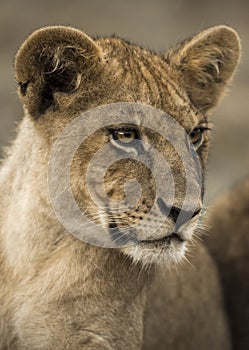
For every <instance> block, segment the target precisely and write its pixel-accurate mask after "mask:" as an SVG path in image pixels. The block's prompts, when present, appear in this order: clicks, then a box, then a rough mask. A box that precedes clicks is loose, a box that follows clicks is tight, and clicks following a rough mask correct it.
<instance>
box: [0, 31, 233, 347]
mask: <svg viewBox="0 0 249 350" xmlns="http://www.w3.org/2000/svg"><path fill="white" fill-rule="evenodd" d="M238 58H239V39H238V36H237V34H236V33H235V32H234V31H233V30H232V29H230V28H228V27H225V26H218V27H214V28H211V29H208V30H207V31H204V32H203V33H202V34H200V35H198V36H196V37H194V38H193V39H191V40H189V41H187V42H186V43H185V44H184V43H183V44H181V45H180V46H179V47H178V48H177V49H173V50H170V51H169V52H168V53H166V54H161V55H159V54H155V53H152V52H150V51H148V50H145V49H142V48H140V47H138V46H136V45H133V44H130V43H128V42H125V41H123V40H122V39H119V38H103V39H98V40H96V41H94V40H93V39H91V38H89V37H88V36H87V35H85V34H84V33H83V32H81V31H79V30H76V29H72V28H66V27H60V26H59V27H48V28H44V29H41V30H39V31H37V32H35V33H34V34H32V35H31V36H30V37H29V38H28V39H27V41H26V42H24V44H23V45H22V46H21V48H20V50H19V52H18V53H17V56H16V63H15V69H16V79H17V81H18V83H19V85H20V97H21V99H22V101H23V104H24V109H25V117H24V119H23V121H22V122H21V124H20V126H19V132H18V136H17V138H16V140H15V142H14V144H13V145H12V147H11V148H10V150H9V155H8V156H7V157H6V159H5V161H4V163H3V166H2V169H1V173H0V185H1V203H2V206H1V210H0V223H1V226H0V232H1V235H0V257H1V260H0V269H1V271H0V273H1V276H2V277H1V278H2V283H1V286H0V299H1V305H0V322H1V323H0V331H1V339H0V348H1V349H2V350H3V349H12V350H15V349H23V350H24V349H25V350H38V349H46V350H48V349H51V350H52V349H53V350H56V349H58V350H59V349H73V350H74V349H75V350H77V349H115V350H119V349H120V350H122V349H140V348H142V347H143V348H144V349H152V348H157V349H161V348H162V349H164V348H165V346H167V348H169V349H170V348H172V349H183V348H184V349H199V348H201V349H210V348H212V349H229V335H228V331H227V324H226V320H225V314H224V310H223V304H222V298H221V294H220V289H219V279H218V276H217V272H216V269H215V266H214V265H213V263H212V261H211V260H210V258H209V256H208V253H207V252H206V251H205V249H204V248H200V249H199V250H198V251H197V252H195V255H196V258H195V261H194V264H195V266H196V269H192V268H190V267H188V266H186V265H183V266H179V270H180V274H181V275H180V276H179V277H178V276H177V275H175V274H172V272H170V271H169V270H168V269H162V270H160V271H157V268H156V267H155V265H157V264H159V263H161V264H162V266H165V267H169V266H172V265H174V264H175V263H178V262H180V261H182V260H183V259H184V257H185V253H186V251H187V249H188V248H189V247H190V246H191V244H192V243H191V241H192V238H193V230H194V228H195V227H196V224H197V219H198V216H196V217H195V218H194V219H192V220H190V222H189V224H188V225H187V228H186V229H185V231H184V232H183V234H186V235H187V236H188V239H187V242H184V243H182V244H176V243H172V244H170V245H169V243H165V242H164V243H163V244H161V245H160V246H158V245H157V244H156V243H154V242H153V239H156V238H160V237H162V235H163V234H169V233H170V232H172V230H173V224H172V221H170V220H169V219H167V225H166V227H165V232H164V233H163V232H156V233H155V235H154V236H153V237H148V238H149V239H150V240H151V241H152V242H151V243H142V242H141V243H138V244H137V245H136V246H131V247H126V248H122V249H120V250H118V249H116V250H115V249H103V248H98V247H95V246H90V245H88V244H86V243H83V242H80V241H78V240H76V239H75V238H73V237H72V236H71V235H69V234H68V233H67V232H66V231H65V229H64V228H63V227H62V226H61V224H60V223H59V222H58V220H57V218H56V216H55V214H54V212H53V209H52V207H51V203H50V200H49V195H48V188H47V168H48V162H49V157H50V152H51V147H52V145H53V143H54V141H55V140H56V139H57V137H58V136H59V135H60V134H61V132H62V130H63V129H64V127H65V126H66V125H68V124H69V123H70V122H71V121H72V120H73V119H74V118H75V117H77V116H78V115H79V114H80V113H82V112H83V111H86V110H88V109H91V108H93V107H96V106H99V105H103V104H107V103H110V102H119V101H126V102H141V103H147V104H150V105H152V106H155V107H158V108H160V109H161V110H164V111H166V112H167V113H169V114H170V115H171V116H172V117H173V118H175V119H176V120H177V121H178V122H179V123H180V124H181V125H182V126H183V127H184V128H185V130H186V132H188V133H191V131H192V130H193V129H194V128H196V127H198V125H199V124H200V123H203V122H205V123H208V119H207V116H206V114H203V110H205V112H206V111H207V110H208V109H209V108H211V107H213V106H214V105H215V104H216V103H217V101H218V99H219V97H220V96H221V94H222V92H223V90H224V87H225V85H226V84H227V83H228V81H229V80H230V79H231V77H232V75H233V72H234V69H235V67H236V64H237V62H238ZM141 131H143V132H144V134H145V136H146V137H147V139H148V140H149V141H150V142H151V143H152V144H153V145H155V147H158V149H159V151H160V152H161V153H163V154H164V155H166V156H167V160H168V161H169V163H170V165H171V168H172V173H173V174H174V178H175V183H176V194H175V203H174V205H177V206H181V203H182V201H183V197H184V181H183V178H184V169H183V168H182V165H181V163H180V161H179V159H178V157H177V154H176V152H175V151H174V149H172V147H170V145H169V144H168V143H167V142H166V143H165V142H164V141H163V140H160V138H158V137H156V135H155V133H153V132H149V131H146V130H145V131H144V130H141ZM107 142H108V136H107V135H106V134H105V133H103V132H102V131H101V130H100V131H98V132H96V134H94V135H91V137H90V138H89V139H88V140H87V141H86V144H84V147H80V148H79V150H78V151H77V153H76V154H75V157H74V159H73V162H72V169H71V184H72V189H73V192H74V195H75V198H76V200H77V203H78V204H79V206H80V207H81V208H82V209H83V210H87V214H88V215H89V217H91V218H94V219H96V218H97V219H96V220H97V221H98V220H100V216H99V212H98V210H97V208H96V206H93V205H92V201H91V199H90V197H89V195H88V193H87V191H86V188H85V182H84V180H83V179H84V174H85V173H86V169H87V165H88V163H89V161H90V159H91V157H92V155H93V154H94V153H95V152H96V150H97V149H98V148H99V147H101V146H103V145H104V144H106V143H107ZM209 143H210V141H209V132H205V133H204V140H203V143H202V145H201V146H200V148H199V150H198V154H199V158H200V163H201V165H202V168H203V172H205V164H206V160H207V156H208V149H209ZM134 165H135V166H134ZM124 173H125V174H130V177H131V178H136V179H138V180H140V182H141V184H142V187H143V190H144V191H143V196H142V199H141V201H140V202H139V204H138V206H137V208H135V209H136V211H135V209H134V211H135V212H136V213H137V215H138V216H141V217H143V216H144V215H146V210H147V209H148V208H149V207H150V206H151V198H152V197H151V196H152V194H153V182H152V179H151V177H150V175H149V174H148V171H147V170H146V168H145V167H143V166H142V165H139V164H134V162H133V163H132V162H128V161H127V162H122V163H119V164H114V165H113V166H112V167H111V169H110V170H109V173H107V177H106V186H107V191H108V194H109V195H110V197H113V198H114V199H123V196H124V193H123V183H124ZM125 176H126V175H125ZM165 181H166V182H165V184H166V185H167V179H165ZM200 205H201V203H200ZM155 219H156V218H155ZM108 220H110V218H107V219H106V225H108ZM136 220H138V217H136V215H134V212H133V213H131V212H129V213H125V215H123V216H122V217H120V218H119V221H118V223H117V225H122V223H124V222H127V221H129V222H134V221H136ZM120 222H121V223H120ZM159 265H160V264H159ZM149 271H151V273H150V274H149ZM154 274H157V275H158V276H159V278H158V280H157V279H154ZM164 281H165V283H164ZM158 293H159V294H158ZM160 296H161V297H160ZM198 297H199V298H198ZM164 306H165V308H164ZM145 310H146V313H145V318H144V312H145ZM159 311H160V312H159ZM146 315H147V317H146ZM155 315H156V317H155ZM154 319H155V322H154V321H153V320H154ZM167 329H168V331H167ZM143 331H145V333H144V334H143Z"/></svg>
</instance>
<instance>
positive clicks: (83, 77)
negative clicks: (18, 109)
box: [15, 26, 103, 119]
mask: <svg viewBox="0 0 249 350" xmlns="http://www.w3.org/2000/svg"><path fill="white" fill-rule="evenodd" d="M102 57H103V54H102V50H101V48H100V47H99V46H98V45H97V43H96V42H95V41H94V40H93V39H91V38H90V37H89V36H88V35H86V34H85V33H83V32H82V31H80V30H78V29H74V28H71V27H64V26H52V27H45V28H42V29H39V30H37V31H35V32H34V33H33V34H31V35H30V36H29V37H28V39H27V40H26V41H25V42H24V43H23V44H22V46H21V47H20V49H19V51H18V53H17V55H16V60H15V73H16V80H17V82H18V83H19V92H20V97H21V100H22V102H23V104H24V106H25V108H26V110H27V111H28V113H29V115H30V116H31V117H32V118H34V119H38V118H39V117H40V116H41V115H43V114H45V113H47V112H51V113H52V112H53V111H54V110H56V105H57V101H56V99H57V97H58V94H64V95H66V96H71V95H72V94H73V93H74V92H76V91H77V90H79V89H80V88H81V89H83V92H84V93H86V92H87V91H88V89H89V86H90V85H91V84H92V85H97V82H98V76H99V75H100V71H101V69H102V68H101V67H102V64H103V58H102Z"/></svg>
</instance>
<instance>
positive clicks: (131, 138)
mask: <svg viewBox="0 0 249 350" xmlns="http://www.w3.org/2000/svg"><path fill="white" fill-rule="evenodd" d="M112 137H113V140H115V141H117V142H118V143H119V144H122V145H124V146H131V145H132V144H134V142H136V140H137V139H138V132H137V130H136V129H119V130H113V131H112Z"/></svg>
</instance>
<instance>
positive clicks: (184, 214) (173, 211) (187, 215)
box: [157, 198, 201, 227]
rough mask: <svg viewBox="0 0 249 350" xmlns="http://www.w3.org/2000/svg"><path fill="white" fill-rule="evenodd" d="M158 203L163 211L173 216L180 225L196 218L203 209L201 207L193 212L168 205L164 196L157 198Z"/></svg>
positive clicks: (170, 216)
mask: <svg viewBox="0 0 249 350" xmlns="http://www.w3.org/2000/svg"><path fill="white" fill-rule="evenodd" d="M157 204H158V207H159V209H160V211H161V213H162V214H164V215H166V216H168V217H169V218H171V219H172V220H173V221H174V223H176V222H177V226H178V227H180V226H181V225H183V224H185V223H186V222H188V221H189V220H191V219H192V218H194V217H195V216H196V215H198V214H199V213H200V211H201V208H198V209H196V210H195V211H194V212H193V211H187V210H184V209H182V208H178V207H175V206H172V207H168V206H167V204H165V202H164V200H163V199H162V198H158V199H157ZM178 219H179V220H178Z"/></svg>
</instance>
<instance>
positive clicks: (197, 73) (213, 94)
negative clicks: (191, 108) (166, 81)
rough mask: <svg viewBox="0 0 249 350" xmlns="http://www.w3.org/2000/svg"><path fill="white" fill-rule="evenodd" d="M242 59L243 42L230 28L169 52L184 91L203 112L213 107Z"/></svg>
mask: <svg viewBox="0 0 249 350" xmlns="http://www.w3.org/2000/svg"><path fill="white" fill-rule="evenodd" d="M239 58H240V39H239V37H238V34H237V33H236V32H235V31H234V30H233V29H232V28H230V27H227V26H223V25H221V26H215V27H211V28H209V29H207V30H204V31H203V32H201V33H200V34H199V35H197V36H194V37H193V38H192V39H190V40H187V41H185V42H183V43H181V44H180V45H179V46H178V47H176V48H174V49H172V50H170V51H169V52H167V53H166V60H167V61H168V62H169V64H171V66H173V67H174V68H176V69H177V70H178V71H180V72H181V74H182V77H183V84H184V88H185V89H186V91H187V93H188V95H189V98H190V100H191V101H192V103H193V104H194V105H195V106H196V107H197V108H198V109H199V110H201V111H204V112H206V111H208V110H209V109H210V108H212V107H214V106H215V105H216V104H217V102H218V100H219V98H220V96H221V95H222V93H223V91H224V88H225V86H226V84H227V83H228V82H229V81H230V80H231V78H232V76H233V73H234V71H235V68H236V66H237V64H238V62H239Z"/></svg>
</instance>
